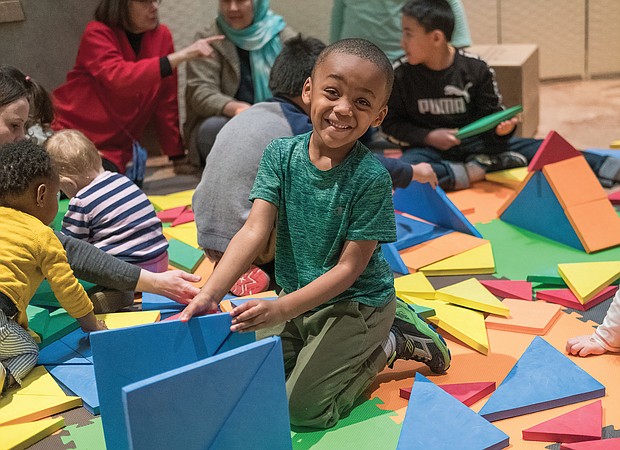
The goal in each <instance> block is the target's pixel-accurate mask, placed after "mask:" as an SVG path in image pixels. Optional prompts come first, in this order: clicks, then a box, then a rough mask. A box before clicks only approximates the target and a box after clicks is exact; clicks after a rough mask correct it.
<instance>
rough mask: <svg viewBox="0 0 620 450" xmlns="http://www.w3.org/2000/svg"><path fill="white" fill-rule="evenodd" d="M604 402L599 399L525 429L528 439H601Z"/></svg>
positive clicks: (567, 440) (525, 436)
mask: <svg viewBox="0 0 620 450" xmlns="http://www.w3.org/2000/svg"><path fill="white" fill-rule="evenodd" d="M602 428H603V402H602V401H601V400H598V401H596V402H594V403H590V404H589V405H585V406H582V407H581V408H577V409H574V410H572V411H570V412H567V413H566V414H562V415H561V416H558V417H554V418H553V419H550V420H546V421H545V422H541V423H539V424H538V425H534V426H533V427H530V428H528V429H526V430H523V439H524V440H526V441H542V442H569V443H570V442H582V441H591V440H595V439H600V438H601V436H602V431H603V430H602Z"/></svg>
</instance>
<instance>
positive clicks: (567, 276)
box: [558, 261, 620, 304]
mask: <svg viewBox="0 0 620 450" xmlns="http://www.w3.org/2000/svg"><path fill="white" fill-rule="evenodd" d="M558 272H559V273H560V276H561V277H562V279H563V280H564V281H565V282H566V284H567V285H568V287H569V288H570V290H571V291H572V293H573V294H575V297H577V299H578V300H579V301H580V302H581V303H582V304H585V303H587V302H588V300H590V299H592V298H593V297H594V296H595V295H596V294H598V293H599V292H601V291H602V290H603V289H605V288H606V287H607V286H609V285H610V284H611V283H613V282H614V281H615V280H616V279H617V278H618V277H619V276H620V261H595V262H582V263H565V264H558Z"/></svg>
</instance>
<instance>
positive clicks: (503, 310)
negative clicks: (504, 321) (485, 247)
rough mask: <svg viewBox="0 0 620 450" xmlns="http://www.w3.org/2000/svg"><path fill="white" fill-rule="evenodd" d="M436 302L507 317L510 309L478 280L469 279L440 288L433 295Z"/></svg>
mask: <svg viewBox="0 0 620 450" xmlns="http://www.w3.org/2000/svg"><path fill="white" fill-rule="evenodd" d="M435 297H436V298H437V300H443V301H444V302H448V303H452V304H454V305H459V306H464V307H465V308H471V309H475V310H478V311H484V312H488V313H491V314H498V315H500V316H505V317H508V316H509V315H510V309H509V308H507V307H506V306H505V305H503V304H502V302H500V301H499V300H498V299H497V297H495V296H494V295H493V294H491V293H490V292H489V290H488V289H487V288H485V287H484V286H483V285H482V284H481V283H480V282H479V281H478V280H476V279H475V278H470V279H468V280H465V281H461V282H460V283H456V284H453V285H451V286H447V287H444V288H441V289H439V290H438V291H437V293H436V294H435Z"/></svg>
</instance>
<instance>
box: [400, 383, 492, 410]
mask: <svg viewBox="0 0 620 450" xmlns="http://www.w3.org/2000/svg"><path fill="white" fill-rule="evenodd" d="M439 387H440V388H441V389H443V390H444V391H446V392H447V393H448V394H450V395H452V396H453V397H454V398H456V399H457V400H459V401H460V402H462V403H463V404H464V405H465V406H471V405H473V404H474V403H476V402H477V401H478V400H480V399H482V398H484V397H486V396H487V395H489V394H490V393H491V392H493V391H494V390H495V382H494V381H481V382H475V383H454V384H444V385H441V386H439ZM400 396H401V397H402V398H404V399H409V397H410V396H411V388H401V390H400Z"/></svg>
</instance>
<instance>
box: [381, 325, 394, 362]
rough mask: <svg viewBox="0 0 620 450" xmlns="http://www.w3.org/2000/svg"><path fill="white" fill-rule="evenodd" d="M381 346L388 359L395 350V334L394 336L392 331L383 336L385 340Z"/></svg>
mask: <svg viewBox="0 0 620 450" xmlns="http://www.w3.org/2000/svg"><path fill="white" fill-rule="evenodd" d="M381 347H383V351H384V352H385V356H386V357H387V358H388V359H389V358H390V357H391V356H392V353H394V351H395V350H396V336H394V333H392V332H391V331H390V334H388V337H387V338H385V341H384V342H383V344H381Z"/></svg>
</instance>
